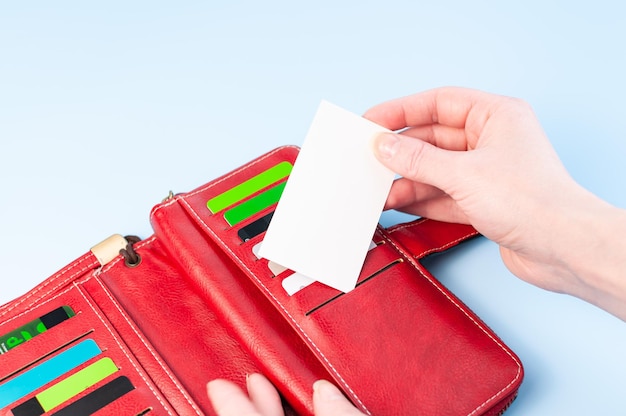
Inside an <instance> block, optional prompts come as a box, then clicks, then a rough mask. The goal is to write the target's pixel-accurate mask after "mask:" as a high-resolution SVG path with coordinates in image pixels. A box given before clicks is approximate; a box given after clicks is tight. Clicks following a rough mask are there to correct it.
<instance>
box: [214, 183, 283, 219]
mask: <svg viewBox="0 0 626 416" xmlns="http://www.w3.org/2000/svg"><path fill="white" fill-rule="evenodd" d="M286 184H287V182H286V181H283V182H280V183H277V184H274V185H273V186H271V187H269V188H267V189H265V190H263V191H262V192H259V193H257V194H255V195H253V196H252V197H250V198H248V199H246V200H244V201H242V202H241V203H239V204H237V205H235V206H233V207H231V208H229V209H228V210H226V211H224V214H223V217H224V220H225V221H226V223H227V224H228V225H230V226H231V227H234V226H236V225H238V224H240V223H243V222H247V221H249V220H250V219H251V218H253V217H255V216H257V215H259V214H260V213H261V212H264V211H266V210H267V209H269V208H270V207H274V206H276V204H277V203H278V200H279V199H280V197H281V195H282V193H283V190H284V189H285V185H286Z"/></svg>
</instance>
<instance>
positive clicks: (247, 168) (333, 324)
mask: <svg viewBox="0 0 626 416" xmlns="http://www.w3.org/2000/svg"><path fill="white" fill-rule="evenodd" d="M297 155H298V148H297V147H295V146H285V147H280V148H278V149H275V150H273V151H271V152H269V153H267V154H265V155H263V156H261V157H259V158H257V159H255V160H253V161H251V162H250V163H248V164H246V165H244V166H242V167H240V168H238V169H236V170H234V171H233V172H231V173H228V174H226V175H224V176H222V177H220V178H218V179H216V180H213V181H211V182H209V183H208V184H206V185H204V186H202V187H200V188H198V189H196V190H193V191H191V192H188V193H184V194H177V195H173V194H170V197H169V198H168V199H166V200H164V201H163V202H161V203H159V204H158V205H156V206H155V207H154V208H153V209H152V212H151V216H150V220H151V224H152V226H153V229H154V234H153V235H152V236H150V237H148V238H146V239H143V240H139V239H138V238H130V237H127V238H124V237H121V236H119V235H117V236H113V237H111V238H109V239H107V240H105V241H104V242H103V243H101V244H99V245H97V246H95V247H94V248H93V249H92V250H90V251H88V252H87V253H86V254H84V255H82V256H81V257H79V258H78V259H76V260H75V261H74V262H72V263H71V264H69V265H68V266H67V267H65V268H63V269H62V270H60V271H59V272H58V273H56V274H54V275H52V276H51V277H49V278H48V279H47V280H45V281H43V282H42V283H41V284H39V285H38V286H37V287H35V288H33V289H32V290H31V291H29V292H28V293H26V294H24V295H23V296H21V297H19V298H17V299H15V300H13V301H11V302H9V303H7V304H5V305H3V306H2V307H0V335H1V338H0V363H1V365H0V409H1V410H0V415H14V416H31V415H33V416H34V415H42V414H53V415H72V416H75V415H83V414H85V415H86V414H93V413H95V414H98V415H131V416H135V415H137V416H139V415H148V416H151V415H205V414H207V415H212V414H214V410H213V409H212V407H211V404H210V402H209V400H208V397H207V394H206V384H207V382H208V381H210V380H212V379H215V378H226V379H229V380H232V381H234V382H235V383H238V384H239V385H240V386H242V388H243V387H244V386H245V380H246V376H247V374H251V373H254V372H260V373H262V374H264V375H265V376H267V377H268V378H269V380H270V381H271V382H272V383H273V384H274V385H275V386H276V388H277V389H278V391H279V392H280V394H281V397H282V399H283V405H284V408H285V412H286V414H288V415H293V414H298V415H300V414H301V415H311V414H312V413H313V406H312V384H313V383H314V381H316V380H318V379H326V380H329V381H331V382H333V383H334V384H336V385H337V386H338V387H339V388H340V389H341V390H342V391H343V393H344V394H345V395H346V397H347V398H348V399H349V400H351V401H352V403H354V405H355V406H356V407H358V408H359V409H360V410H361V411H362V412H364V413H366V414H372V415H497V414H501V413H502V412H504V411H505V410H506V408H507V407H508V406H509V405H510V404H511V402H512V401H513V400H514V399H515V396H516V394H517V390H518V388H519V386H520V383H521V382H522V378H523V369H522V364H521V362H520V360H519V359H518V357H517V356H516V355H515V354H514V353H513V352H512V351H511V350H510V349H509V348H508V347H507V346H506V345H505V344H504V343H503V342H502V341H501V340H500V339H499V338H498V337H497V336H496V335H495V334H494V333H493V332H492V331H491V329H489V328H488V327H487V325H485V323H484V322H482V321H481V320H480V318H478V317H477V316H476V315H475V314H474V313H473V312H472V311H471V310H469V308H468V307H467V306H465V305H464V304H463V303H462V302H461V301H460V300H459V299H457V298H456V297H455V296H454V295H453V294H452V293H450V291H448V290H447V289H446V288H445V287H444V286H443V285H442V284H441V283H440V282H438V281H437V280H436V279H435V278H434V277H433V276H432V275H431V274H430V273H429V272H428V271H427V270H426V269H425V268H424V266H422V264H421V263H420V260H421V259H422V258H424V257H425V256H427V255H430V254H433V253H438V252H442V251H444V250H446V249H449V248H451V247H453V246H455V245H457V244H458V243H460V242H462V241H465V240H468V239H470V238H472V237H474V236H476V235H478V233H477V232H476V230H474V229H473V228H472V227H470V226H466V225H459V224H449V223H442V222H437V221H433V220H429V219H424V218H421V219H417V220H415V221H413V222H410V223H405V224H398V225H395V226H392V227H389V228H383V227H381V226H379V227H378V228H377V229H376V231H375V233H374V235H373V238H372V246H371V249H370V250H369V252H368V254H367V257H366V260H365V263H364V265H363V268H362V271H361V275H360V277H359V280H358V283H357V286H356V288H355V289H354V290H352V291H350V292H347V293H343V292H340V291H337V290H335V289H332V288H330V287H328V286H325V285H323V284H321V283H319V282H313V283H310V284H307V285H301V286H302V287H297V288H296V289H295V290H294V289H293V288H292V289H290V290H287V288H286V286H285V285H284V283H285V282H286V281H288V279H289V278H290V277H291V276H293V275H294V272H292V271H291V270H280V269H279V270H276V266H275V265H272V264H270V263H269V262H268V260H266V259H263V258H258V257H257V255H256V254H255V250H254V248H255V246H256V245H257V244H258V243H259V242H261V241H262V240H263V235H264V230H265V229H266V228H267V224H268V223H269V220H270V219H271V214H272V212H273V210H274V208H275V203H276V201H277V199H278V198H279V197H280V192H278V191H276V190H277V189H278V190H280V189H281V186H282V185H283V184H284V182H285V181H286V180H287V177H288V167H289V166H292V165H293V163H294V162H295V160H296V157H297ZM277 166H278V167H277ZM285 167H287V169H283V168H285ZM302 238H306V236H302ZM328 238H333V235H332V233H329V235H328ZM294 244H298V243H297V241H295V242H294ZM319 261H324V259H319ZM272 266H274V267H272Z"/></svg>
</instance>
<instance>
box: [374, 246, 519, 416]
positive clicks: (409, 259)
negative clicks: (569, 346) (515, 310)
mask: <svg viewBox="0 0 626 416" xmlns="http://www.w3.org/2000/svg"><path fill="white" fill-rule="evenodd" d="M383 238H384V239H385V240H387V241H388V242H389V243H390V244H391V245H393V246H394V247H395V248H396V250H398V252H399V253H400V254H401V255H402V256H403V257H404V258H406V259H407V260H408V261H409V263H410V264H411V266H412V267H413V268H414V269H415V270H417V271H418V272H419V273H420V274H421V275H422V276H423V277H424V278H426V280H428V282H429V283H430V284H432V285H433V286H434V287H435V288H436V289H437V290H438V291H439V292H441V293H442V294H443V295H444V296H445V297H446V298H448V300H449V301H450V302H452V303H453V304H454V305H455V306H456V307H457V308H458V309H459V310H460V311H461V312H463V314H464V315H465V316H467V317H468V318H469V319H470V320H471V321H472V322H473V323H474V325H476V326H477V327H478V329H480V330H481V331H482V332H484V333H485V335H487V336H488V337H489V338H491V340H492V341H494V342H495V343H496V344H497V345H498V347H500V349H501V350H502V351H504V352H505V353H506V354H507V355H508V356H509V357H511V359H512V360H513V361H514V362H515V363H516V364H517V373H516V374H515V377H514V378H513V380H511V382H510V383H509V384H507V385H506V386H505V387H503V388H502V389H501V390H500V391H498V392H496V393H495V394H494V395H493V396H491V397H490V398H488V399H487V400H485V402H483V403H482V404H481V405H479V406H478V407H476V408H475V409H474V410H472V412H471V413H469V414H468V416H472V415H476V414H478V412H479V411H480V410H481V409H482V408H483V407H485V406H487V404H488V403H489V402H491V401H492V400H493V399H495V398H496V397H497V396H498V395H499V394H500V393H502V392H503V391H505V390H507V389H508V388H509V387H510V386H512V385H513V384H515V382H516V381H517V380H518V379H519V377H520V375H521V368H522V364H521V363H520V362H519V360H518V359H517V358H516V357H515V356H514V355H513V354H511V353H510V352H509V351H508V349H506V348H505V347H504V346H503V345H502V343H501V342H500V341H498V339H496V338H494V337H493V336H492V335H491V334H490V333H489V332H488V331H487V330H486V329H485V328H484V327H483V325H480V324H479V323H478V322H477V321H476V320H475V319H474V318H473V317H472V316H471V315H470V314H468V313H467V311H465V309H463V308H462V307H461V306H460V305H459V304H458V303H457V302H456V301H455V300H454V299H453V298H451V297H450V296H449V295H448V294H447V293H446V292H444V291H443V290H441V288H440V287H439V286H438V285H437V284H436V283H435V282H433V281H432V279H431V278H430V277H428V276H427V275H426V274H425V273H423V272H422V271H421V270H420V268H419V267H418V265H417V264H416V263H415V260H414V259H413V258H411V257H409V256H407V255H406V254H405V252H404V251H403V250H402V249H400V248H399V247H398V246H397V245H396V244H395V242H394V241H393V240H392V239H391V238H389V237H388V236H385V235H383Z"/></svg>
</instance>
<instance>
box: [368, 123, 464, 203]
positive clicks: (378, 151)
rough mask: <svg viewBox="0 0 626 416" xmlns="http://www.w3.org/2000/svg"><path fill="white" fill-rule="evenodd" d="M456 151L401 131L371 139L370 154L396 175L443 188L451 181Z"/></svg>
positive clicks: (445, 188) (444, 189) (456, 155)
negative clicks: (439, 146) (372, 143)
mask: <svg viewBox="0 0 626 416" xmlns="http://www.w3.org/2000/svg"><path fill="white" fill-rule="evenodd" d="M457 153H458V152H451V151H449V150H444V149H440V148H438V147H435V146H433V145H432V144H430V143H427V142H425V141H423V140H420V139H415V138H413V137H407V136H403V135H401V134H394V133H382V134H380V135H378V136H377V137H376V138H375V139H374V154H375V155H376V158H377V159H378V160H379V161H380V163H382V164H383V165H385V166H386V167H388V168H389V169H391V170H392V171H393V172H395V173H397V174H399V175H400V176H403V177H405V178H407V179H411V180H413V181H415V182H420V183H425V184H428V185H432V186H435V187H437V188H439V189H441V190H443V191H446V190H447V189H448V186H449V185H450V184H451V183H450V182H451V180H452V179H451V174H450V173H451V167H452V166H454V162H455V157H458V154H457Z"/></svg>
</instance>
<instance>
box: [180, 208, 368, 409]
mask: <svg viewBox="0 0 626 416" xmlns="http://www.w3.org/2000/svg"><path fill="white" fill-rule="evenodd" d="M179 201H180V202H182V203H183V204H185V205H186V206H187V207H188V208H189V210H190V211H191V213H193V215H194V217H195V218H196V219H197V220H198V221H199V222H200V223H201V224H202V225H203V226H204V227H205V228H206V229H207V231H208V232H209V233H210V234H211V235H212V236H213V237H214V238H215V239H216V240H217V241H218V242H219V243H220V244H221V245H222V247H223V248H224V249H225V250H226V251H228V252H229V253H230V254H231V255H232V256H233V258H234V259H235V261H237V263H239V265H240V266H241V267H242V268H243V269H245V270H246V271H247V272H248V273H249V274H250V275H251V276H252V277H253V278H254V280H256V281H257V283H258V284H259V285H261V287H262V288H263V289H264V290H265V292H267V294H268V295H269V296H270V297H271V298H272V299H273V300H274V301H275V302H276V304H278V306H279V307H280V308H281V309H282V311H283V312H284V313H285V315H286V316H287V317H288V318H289V319H290V320H291V322H293V324H294V325H295V326H296V328H298V330H299V331H300V332H301V333H302V335H304V337H305V338H306V339H307V341H308V342H309V343H310V344H311V346H312V347H313V348H315V350H316V351H317V352H318V354H319V355H320V357H321V358H322V359H323V360H324V362H326V364H327V365H328V367H329V368H330V369H331V370H332V372H333V373H335V375H336V376H337V378H338V379H339V381H340V382H341V384H342V385H343V386H344V387H345V388H346V389H347V390H348V391H349V392H350V393H351V394H352V397H354V399H355V400H356V401H357V402H358V403H359V404H360V405H361V408H362V409H363V410H364V411H365V412H366V413H367V414H368V415H371V413H370V411H369V410H368V409H367V408H366V407H365V404H364V403H363V402H362V401H361V399H359V397H358V396H357V394H356V393H355V392H354V390H352V388H351V387H350V386H349V385H348V383H346V381H345V380H344V379H343V377H342V376H341V374H339V372H338V371H337V369H336V368H335V367H334V366H333V365H332V363H331V362H330V361H329V360H328V358H326V356H325V355H324V353H323V352H322V351H321V350H320V349H319V347H318V346H317V345H316V344H315V342H314V341H313V340H312V339H311V338H310V337H309V335H308V334H307V333H306V331H305V330H304V328H302V327H301V326H300V324H298V322H297V321H296V320H295V319H294V317H293V316H291V314H290V313H289V311H288V310H287V308H285V306H283V304H282V303H281V302H280V301H279V300H278V299H277V298H276V297H275V296H274V294H273V293H272V292H271V291H270V290H269V289H268V288H267V287H266V286H265V284H263V281H262V280H261V279H259V278H258V277H257V276H256V275H255V274H254V273H253V272H252V270H250V269H249V268H248V266H246V264H245V263H244V262H243V261H241V259H239V257H238V256H237V255H236V254H235V253H234V252H233V251H232V250H231V249H230V247H228V246H227V245H226V244H225V243H224V241H222V239H220V238H219V236H218V235H217V234H216V233H215V232H213V230H212V229H211V228H210V227H209V226H208V225H207V224H206V223H205V222H204V220H203V219H202V218H201V217H200V216H199V215H198V213H197V212H196V211H195V210H194V209H193V208H192V207H191V205H189V203H188V202H187V201H186V200H185V198H180V199H179Z"/></svg>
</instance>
